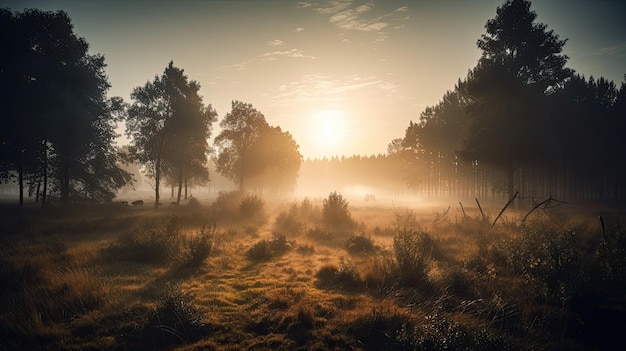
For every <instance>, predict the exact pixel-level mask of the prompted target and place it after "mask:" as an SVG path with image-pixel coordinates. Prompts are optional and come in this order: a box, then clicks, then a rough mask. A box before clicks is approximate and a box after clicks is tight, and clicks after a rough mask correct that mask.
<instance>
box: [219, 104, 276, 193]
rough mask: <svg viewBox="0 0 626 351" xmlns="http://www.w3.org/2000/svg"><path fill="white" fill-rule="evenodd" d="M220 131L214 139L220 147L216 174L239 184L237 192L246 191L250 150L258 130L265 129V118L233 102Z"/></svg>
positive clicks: (257, 112) (249, 171) (248, 106)
mask: <svg viewBox="0 0 626 351" xmlns="http://www.w3.org/2000/svg"><path fill="white" fill-rule="evenodd" d="M220 127H221V128H222V132H221V133H220V134H219V135H218V136H217V137H216V138H215V144H216V145H217V146H218V148H219V154H218V156H217V161H216V165H217V171H218V172H219V173H220V174H222V175H223V176H225V177H226V178H228V179H230V180H232V181H234V182H238V183H239V190H240V191H243V190H244V189H245V188H244V186H245V179H246V178H247V177H248V176H249V175H251V173H252V170H251V167H250V165H249V164H248V163H249V160H250V155H249V153H250V150H251V148H252V145H253V144H254V143H255V142H256V141H257V140H258V138H259V136H260V134H261V131H262V130H263V129H264V128H267V127H268V125H267V122H266V121H265V116H263V114H262V113H261V112H259V111H257V110H256V109H255V108H253V107H252V105H251V104H246V103H243V102H241V101H233V102H232V108H231V111H230V112H229V113H227V114H226V116H225V117H224V119H223V120H222V121H221V122H220Z"/></svg>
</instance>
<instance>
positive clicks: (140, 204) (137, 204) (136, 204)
mask: <svg viewBox="0 0 626 351" xmlns="http://www.w3.org/2000/svg"><path fill="white" fill-rule="evenodd" d="M132 204H133V206H141V207H143V200H137V201H133V202H132Z"/></svg>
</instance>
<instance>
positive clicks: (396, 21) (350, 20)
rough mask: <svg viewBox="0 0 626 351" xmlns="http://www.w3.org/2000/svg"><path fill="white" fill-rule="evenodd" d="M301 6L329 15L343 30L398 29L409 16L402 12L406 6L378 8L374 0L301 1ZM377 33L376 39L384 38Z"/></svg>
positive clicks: (375, 30)
mask: <svg viewBox="0 0 626 351" xmlns="http://www.w3.org/2000/svg"><path fill="white" fill-rule="evenodd" d="M300 6H301V7H310V8H313V9H314V10H315V11H316V12H317V13H319V14H323V15H329V16H330V17H329V22H330V23H332V24H334V25H336V26H337V27H339V28H341V29H345V30H355V31H360V32H374V33H379V34H380V33H381V32H382V31H383V30H384V29H398V28H402V27H403V26H404V22H406V21H407V20H408V19H409V16H406V14H404V13H405V12H407V11H408V10H409V8H408V6H401V7H397V8H395V9H393V10H388V11H383V10H381V9H378V8H377V7H376V5H375V3H374V1H367V2H363V1H356V0H344V1H341V0H327V1H320V2H316V3H313V2H302V3H300ZM385 38H386V36H382V35H379V36H378V38H377V39H376V41H383V40H385Z"/></svg>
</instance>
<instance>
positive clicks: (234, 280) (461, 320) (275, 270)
mask: <svg viewBox="0 0 626 351" xmlns="http://www.w3.org/2000/svg"><path fill="white" fill-rule="evenodd" d="M290 206H291V205H290V204H289V205H276V204H275V205H273V208H274V209H275V211H278V212H282V211H286V210H288V209H289V208H290ZM122 210H123V211H122ZM122 210H120V209H119V208H103V209H101V211H100V210H98V211H90V210H85V209H75V210H72V211H71V212H69V213H59V212H57V213H54V214H49V213H42V214H37V213H32V214H30V216H32V217H31V219H32V221H31V224H30V225H29V226H27V228H26V229H25V230H24V233H23V236H26V238H23V239H20V240H18V241H16V242H13V243H10V244H7V245H5V246H4V247H3V249H2V250H1V251H0V260H1V263H2V265H3V266H2V274H3V277H6V278H7V279H9V283H10V284H9V285H7V287H6V288H4V290H2V295H1V299H0V308H1V309H0V331H5V332H8V333H9V334H8V335H9V336H8V337H7V339H6V340H5V341H6V343H7V345H9V346H11V345H13V346H15V347H28V346H37V345H40V344H43V343H48V344H49V345H53V346H52V347H53V348H71V349H76V350H80V349H130V348H135V347H139V348H141V347H143V348H149V347H148V346H147V344H145V342H146V338H147V336H146V335H151V334H146V333H147V331H149V329H147V328H149V326H147V325H146V321H147V320H148V319H149V316H150V315H151V313H154V311H157V310H158V309H159V308H160V307H159V306H160V303H161V302H162V301H163V299H164V297H165V296H167V294H168V293H169V292H171V291H179V292H182V293H183V294H184V295H185V296H188V297H189V298H190V301H191V302H190V303H191V304H192V305H193V306H194V307H195V308H197V311H198V313H199V314H200V315H201V318H202V321H203V323H204V325H205V329H202V330H203V331H202V333H203V334H201V335H200V336H198V335H194V334H189V335H187V336H186V339H185V340H186V341H185V342H184V343H175V344H167V345H163V346H164V347H167V348H178V349H180V350H195V349H209V350H243V349H283V350H291V349H297V348H302V349H305V348H311V349H320V350H324V349H350V348H351V349H371V347H384V346H385V345H386V344H385V343H389V345H391V344H393V343H396V344H397V343H398V342H399V341H398V340H413V339H411V338H412V337H415V338H417V337H416V336H415V335H414V334H411V333H417V332H416V331H414V330H424V331H423V333H425V334H423V335H429V334H428V330H430V329H428V328H431V326H429V324H428V323H430V322H428V321H434V320H439V319H437V318H443V320H445V321H447V322H446V323H451V324H450V325H454V326H457V325H458V326H461V327H462V328H469V329H471V330H484V329H489V328H492V329H493V328H496V330H497V331H498V332H502V333H505V334H506V333H509V334H507V335H512V336H513V337H520V335H518V334H516V333H519V331H514V332H510V330H517V329H515V328H520V327H518V326H516V324H515V323H517V322H514V320H515V318H523V319H524V320H529V319H530V320H532V319H533V318H539V317H538V316H546V315H554V313H553V311H552V310H551V309H550V307H546V306H543V307H541V306H535V305H534V300H533V299H536V298H537V293H536V291H529V290H528V289H529V288H533V287H534V286H535V285H533V284H534V283H533V284H531V283H529V281H528V280H526V278H524V277H519V276H516V275H514V274H512V273H511V271H509V270H507V269H506V267H501V266H499V265H498V264H493V263H489V265H487V266H486V267H484V271H483V270H480V269H482V266H481V264H482V261H480V259H481V258H486V257H487V256H488V255H492V254H493V253H492V251H490V250H492V247H493V245H494V243H496V242H500V241H502V240H506V239H512V238H515V237H517V236H518V235H519V230H518V229H519V223H517V221H518V220H519V218H521V216H522V215H523V214H524V213H523V211H520V212H514V211H511V212H509V213H507V215H506V216H504V217H503V218H501V219H500V222H499V224H498V225H496V226H494V227H491V224H490V222H488V221H482V220H480V214H479V213H478V211H477V210H475V209H466V216H463V215H462V213H460V210H458V209H455V208H451V209H450V210H447V209H446V208H441V209H411V208H401V209H398V208H384V207H377V206H367V207H356V208H351V213H352V217H353V218H354V219H355V220H356V221H357V222H359V223H360V225H359V226H357V229H356V230H355V231H356V232H355V234H365V235H366V236H368V237H370V238H371V239H372V240H373V242H374V244H375V246H376V249H375V251H373V252H371V253H366V254H359V255H351V254H350V253H348V251H346V249H345V248H344V246H343V243H344V242H345V240H346V239H347V238H348V236H346V235H340V234H335V237H334V238H333V240H331V241H330V242H328V241H323V240H319V239H316V238H311V237H310V236H308V235H307V234H306V230H304V231H302V232H301V233H286V234H287V240H288V241H290V242H292V243H293V244H292V245H291V249H290V250H288V251H286V252H285V253H281V254H277V255H275V256H273V257H271V259H269V260H268V261H262V262H256V261H253V260H250V259H248V258H246V256H245V252H246V251H247V250H248V249H250V248H251V247H252V246H253V245H255V243H257V242H258V241H259V240H264V239H265V240H271V239H272V232H273V220H270V221H268V222H267V223H265V224H264V225H261V226H257V227H255V228H253V229H250V228H249V227H248V225H249V224H247V223H244V224H238V223H236V222H233V221H231V220H228V221H225V222H224V223H223V225H222V226H221V227H218V230H217V231H216V233H215V235H214V237H213V248H212V251H211V255H210V256H209V257H208V258H207V259H205V260H204V261H202V262H201V264H200V265H199V266H197V267H179V266H176V265H174V264H159V263H155V262H151V263H150V262H149V263H146V262H135V261H132V260H129V259H125V258H124V257H120V256H115V255H112V254H110V251H111V250H112V249H111V248H112V247H114V246H115V243H116V242H117V240H118V238H119V237H120V235H123V234H125V233H127V232H128V231H129V230H133V229H132V228H133V226H134V225H136V224H138V223H145V221H146V220H148V221H150V222H155V223H156V222H158V221H157V220H160V219H164V218H165V219H167V218H169V217H170V216H172V215H178V216H179V217H180V218H182V220H183V221H187V222H186V223H187V226H188V227H187V228H186V229H185V230H186V232H185V235H187V236H188V235H193V233H194V232H196V231H197V230H198V229H199V227H200V226H201V225H202V224H204V223H205V222H206V220H207V219H209V218H211V216H210V215H204V214H203V212H201V210H200V209H194V212H185V210H184V209H179V208H171V209H170V208H168V209H165V210H159V211H153V210H150V209H135V208H125V209H122ZM494 212H495V213H497V210H493V211H488V215H489V216H490V218H491V219H493V217H494ZM194 216H195V217H194ZM270 218H272V219H273V218H275V213H274V214H272V215H271V216H270ZM579 218H582V219H578V220H576V219H572V218H570V217H568V216H567V215H566V214H564V213H557V212H553V213H548V212H538V213H536V214H534V215H533V217H532V218H531V219H530V220H529V222H528V223H527V225H529V226H535V227H542V226H543V227H551V228H572V227H573V228H578V229H579V230H580V231H581V232H591V233H593V232H594V231H595V232H597V228H594V226H595V225H596V224H594V223H596V222H595V220H596V219H595V218H593V217H589V216H587V215H585V216H582V215H581V217H579ZM590 218H591V219H590ZM305 222H306V221H305ZM315 225H316V224H315V223H311V222H307V223H306V226H307V228H312V227H314V226H315ZM375 228H378V229H375ZM397 228H413V229H418V230H423V231H426V232H427V233H429V234H430V235H431V236H432V237H433V239H434V240H435V242H436V244H437V247H438V248H439V250H440V253H438V254H437V255H433V257H431V258H429V260H430V261H429V266H428V267H427V277H426V279H427V284H425V285H424V286H411V287H404V286H402V282H401V281H398V277H397V274H396V272H394V269H396V268H397V266H396V263H395V261H394V259H395V258H394V252H393V243H394V237H393V235H389V233H390V232H393V231H395V230H396V229H397ZM585 240H587V239H585ZM593 242H594V239H588V241H585V244H583V245H587V246H593V245H595V244H593ZM472 264H474V265H475V266H476V267H478V268H476V269H474V268H472V266H471V265H472ZM486 264H487V263H485V265H486ZM329 267H330V268H333V269H335V270H336V271H341V270H342V269H344V270H345V269H351V270H352V272H353V274H356V278H357V279H358V281H357V282H355V283H354V285H351V286H345V285H344V284H338V283H337V284H335V283H331V284H320V279H322V278H320V277H318V276H317V273H318V272H320V269H323V268H329ZM468 267H469V268H468ZM331 271H332V270H331ZM533 306H535V307H533ZM546 311H547V312H546ZM550 313H553V314H550ZM433 316H435V317H433ZM433 323H434V322H433ZM412 328H413V329H412ZM432 328H434V327H432ZM432 328H431V329H432ZM451 328H452V327H451ZM531 329H532V328H531ZM433 330H434V329H433ZM532 330H535V329H532ZM177 332H181V333H183V332H184V331H177ZM402 338H404V339H402ZM415 340H417V339H415ZM415 340H413V341H415ZM520 340H523V337H520ZM406 342H407V344H406V345H409V344H410V342H409V341H406ZM367 345H375V346H367Z"/></svg>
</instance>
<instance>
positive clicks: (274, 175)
mask: <svg viewBox="0 0 626 351" xmlns="http://www.w3.org/2000/svg"><path fill="white" fill-rule="evenodd" d="M298 149H299V146H298V144H297V143H296V141H295V140H294V139H293V137H292V136H291V134H290V133H289V132H287V131H285V132H283V131H282V130H281V129H280V127H269V126H268V127H264V128H261V132H260V134H259V138H258V139H257V140H256V142H254V144H253V146H252V148H251V149H250V158H249V166H250V167H249V169H250V175H251V176H252V179H251V181H250V185H251V186H253V187H257V188H259V189H269V190H270V191H274V192H281V191H292V190H294V188H295V186H296V180H297V179H298V171H299V169H300V164H301V163H302V155H301V154H300V152H299V151H298Z"/></svg>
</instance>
